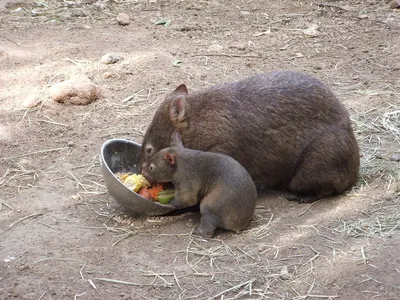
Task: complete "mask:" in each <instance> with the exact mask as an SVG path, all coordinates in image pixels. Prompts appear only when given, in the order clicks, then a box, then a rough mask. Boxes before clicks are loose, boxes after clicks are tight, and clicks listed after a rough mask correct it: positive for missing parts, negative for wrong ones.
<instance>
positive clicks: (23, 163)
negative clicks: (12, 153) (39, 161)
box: [19, 158, 28, 165]
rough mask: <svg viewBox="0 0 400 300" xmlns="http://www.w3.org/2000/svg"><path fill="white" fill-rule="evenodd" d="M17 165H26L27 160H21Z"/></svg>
mask: <svg viewBox="0 0 400 300" xmlns="http://www.w3.org/2000/svg"><path fill="white" fill-rule="evenodd" d="M19 164H20V165H27V164H28V160H27V159H26V158H22V159H21V160H20V161H19Z"/></svg>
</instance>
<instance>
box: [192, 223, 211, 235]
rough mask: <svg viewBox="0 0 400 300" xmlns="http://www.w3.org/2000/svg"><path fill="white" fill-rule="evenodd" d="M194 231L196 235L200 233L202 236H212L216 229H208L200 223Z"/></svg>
mask: <svg viewBox="0 0 400 300" xmlns="http://www.w3.org/2000/svg"><path fill="white" fill-rule="evenodd" d="M193 233H194V234H196V235H200V236H204V237H208V238H211V237H213V235H214V230H212V229H208V230H207V229H205V228H204V227H201V225H200V226H197V227H196V228H195V229H194V231H193Z"/></svg>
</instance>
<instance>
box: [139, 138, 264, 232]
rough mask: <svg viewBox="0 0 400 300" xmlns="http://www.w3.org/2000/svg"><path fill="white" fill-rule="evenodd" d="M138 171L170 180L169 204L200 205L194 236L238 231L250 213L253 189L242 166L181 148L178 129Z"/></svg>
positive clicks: (215, 155)
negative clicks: (220, 230)
mask: <svg viewBox="0 0 400 300" xmlns="http://www.w3.org/2000/svg"><path fill="white" fill-rule="evenodd" d="M142 174H143V176H145V177H146V178H147V179H148V180H149V181H151V182H172V183H173V184H174V186H175V198H174V200H172V201H171V203H170V204H171V205H173V206H175V207H176V208H184V207H190V206H194V205H196V204H200V213H201V221H200V225H199V226H198V227H197V228H196V229H195V231H194V232H195V233H196V234H198V235H202V236H206V237H212V236H213V234H214V231H215V229H216V228H224V229H228V230H233V231H240V230H242V229H243V228H245V227H246V225H247V224H248V223H249V221H250V220H251V218H252V216H253V214H254V209H255V207H256V201H257V190H256V186H255V185H254V182H253V181H252V179H251V177H250V175H249V173H247V171H246V169H245V168H244V167H243V166H242V165H241V164H240V163H238V162H237V161H236V160H235V159H233V158H231V157H229V156H227V155H224V154H220V153H212V152H204V151H198V150H191V149H187V148H184V147H183V145H182V141H181V137H180V134H179V133H178V132H176V133H174V135H173V136H172V142H171V145H170V147H168V148H165V149H162V150H161V151H159V152H157V153H155V154H154V155H152V156H151V158H150V159H149V160H148V163H147V165H146V166H145V167H143V169H142Z"/></svg>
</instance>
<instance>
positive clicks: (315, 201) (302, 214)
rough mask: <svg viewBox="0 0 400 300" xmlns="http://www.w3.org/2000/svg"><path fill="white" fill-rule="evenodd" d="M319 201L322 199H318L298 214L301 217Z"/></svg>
mask: <svg viewBox="0 0 400 300" xmlns="http://www.w3.org/2000/svg"><path fill="white" fill-rule="evenodd" d="M319 201H321V200H317V201H315V202H313V203H311V204H310V206H309V207H308V208H307V209H306V210H305V211H303V212H302V213H300V214H298V215H297V216H298V217H300V216H302V215H304V214H305V213H306V212H308V211H309V210H310V208H311V207H312V206H313V205H314V204H317V203H318V202H319Z"/></svg>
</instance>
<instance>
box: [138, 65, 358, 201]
mask: <svg viewBox="0 0 400 300" xmlns="http://www.w3.org/2000/svg"><path fill="white" fill-rule="evenodd" d="M175 130H179V131H180V132H181V134H182V139H183V143H184V145H185V146H186V147H188V148H192V149H198V150H204V151H213V152H220V153H224V154H227V155H229V156H231V157H233V158H235V159H236V160H237V161H239V162H240V163H241V164H242V165H243V166H244V167H245V168H246V170H247V171H248V172H249V173H250V175H251V177H252V178H253V180H254V181H255V183H256V184H257V185H264V186H266V187H270V188H283V189H289V190H290V191H291V192H292V193H293V194H294V196H293V197H292V199H293V200H298V201H300V202H311V201H315V200H317V199H320V198H323V197H327V196H330V195H334V194H338V193H342V192H343V191H345V190H346V189H348V188H349V187H350V186H352V185H353V184H354V183H355V182H356V181H357V176H358V170H359V164H360V158H359V149H358V145H357V141H356V139H355V137H354V133H353V129H352V127H351V122H350V118H349V113H348V112H347V110H346V109H345V107H344V106H343V105H342V104H341V103H340V102H339V100H338V99H337V98H336V97H335V95H334V94H333V93H332V92H331V90H330V89H329V88H328V87H327V86H326V85H325V84H323V83H322V82H321V81H319V80H317V79H315V78H313V77H311V76H309V75H307V74H304V73H301V72H296V71H277V72H270V73H266V74H259V75H256V76H253V77H250V78H247V79H244V80H242V81H238V82H233V83H227V84H222V85H218V86H215V87H211V88H209V89H206V90H204V91H200V92H197V93H192V94H188V91H187V88H186V86H185V85H180V86H179V87H178V88H177V89H176V90H175V91H174V92H173V93H171V94H169V95H168V96H167V97H166V99H165V100H164V101H163V103H161V105H160V107H159V108H158V110H157V112H156V114H155V115H154V118H153V120H152V122H151V124H150V126H149V128H148V129H147V132H146V135H145V137H144V139H143V146H142V151H143V152H142V158H141V166H143V167H144V166H146V164H147V163H148V161H149V159H151V157H152V155H153V154H154V153H156V152H158V151H159V150H160V149H162V148H165V147H166V146H168V144H169V139H170V136H171V134H172V133H173V132H174V131H175Z"/></svg>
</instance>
